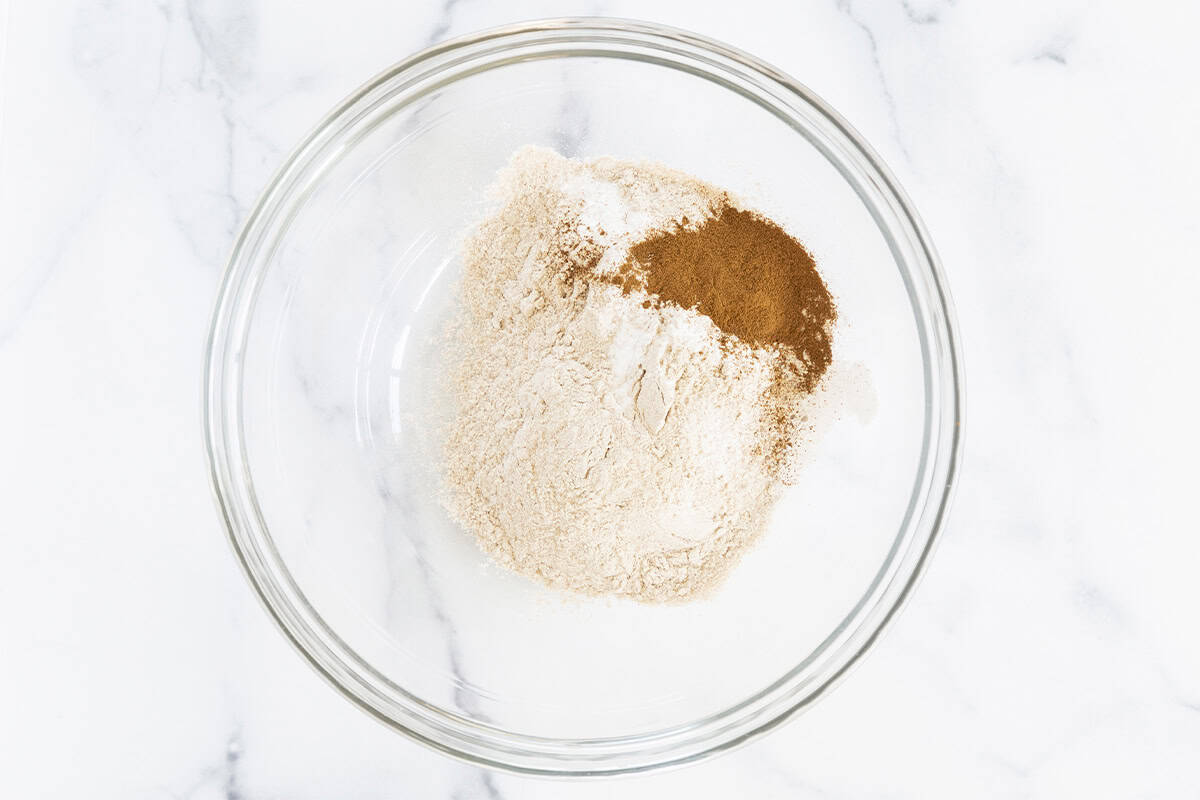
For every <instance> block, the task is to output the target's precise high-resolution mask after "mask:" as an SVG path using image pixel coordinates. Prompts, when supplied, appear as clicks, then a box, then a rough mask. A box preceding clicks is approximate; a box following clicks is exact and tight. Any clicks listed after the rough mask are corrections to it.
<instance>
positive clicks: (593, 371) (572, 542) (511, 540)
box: [443, 147, 835, 602]
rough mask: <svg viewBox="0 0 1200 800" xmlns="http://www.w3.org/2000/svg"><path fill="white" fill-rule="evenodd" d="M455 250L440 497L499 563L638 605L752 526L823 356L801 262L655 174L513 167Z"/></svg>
mask: <svg viewBox="0 0 1200 800" xmlns="http://www.w3.org/2000/svg"><path fill="white" fill-rule="evenodd" d="M490 200H491V201H492V203H493V205H494V210H493V211H492V212H491V213H490V215H489V216H487V217H486V218H485V219H484V220H483V221H482V222H481V223H480V224H479V225H478V226H477V227H476V228H475V229H474V230H473V231H472V232H471V234H470V235H469V236H468V238H467V240H466V242H465V244H464V248H463V266H464V274H463V277H462V283H461V286H460V290H459V296H460V302H461V309H460V313H459V315H458V317H457V319H456V320H455V321H454V323H453V324H452V326H451V329H450V332H449V333H450V340H449V345H448V361H449V370H448V381H449V385H448V390H449V395H450V401H451V403H452V406H453V408H452V414H451V422H450V425H449V428H448V430H447V432H446V435H445V445H444V454H443V456H444V464H443V472H444V476H445V491H444V500H445V503H446V506H447V508H448V509H449V511H450V513H451V514H452V515H453V516H454V517H455V519H457V520H458V521H459V522H460V523H461V524H462V525H463V526H464V527H466V528H467V529H468V530H470V531H471V532H472V533H473V534H474V535H475V537H476V539H477V540H478V542H479V545H480V546H481V547H482V548H483V550H484V551H485V552H487V553H488V554H489V555H491V556H492V558H493V559H495V560H496V561H497V562H499V563H500V564H502V565H503V566H505V567H508V568H510V569H512V570H514V571H516V572H518V573H521V574H523V575H526V576H529V577H531V578H535V579H537V580H539V581H541V582H543V583H545V584H547V585H549V586H551V587H555V588H560V589H564V590H568V591H572V592H579V593H584V594H589V595H620V596H627V597H630V598H633V599H635V600H640V601H644V602H666V601H679V600H685V599H689V598H692V597H696V596H699V595H703V594H704V593H706V592H708V591H710V590H711V589H712V588H713V587H715V586H716V585H717V584H718V583H719V582H720V581H721V579H722V578H723V577H724V576H725V575H726V573H727V572H728V571H729V569H730V568H731V567H732V566H733V565H734V564H735V563H736V561H737V557H738V556H739V554H740V553H742V552H743V551H744V550H745V548H746V547H747V546H748V545H749V544H750V543H751V542H753V541H754V539H755V538H756V537H757V536H758V535H759V534H760V533H761V532H762V531H763V530H764V528H765V527H766V525H767V522H768V518H769V515H770V511H771V508H772V506H773V504H774V502H775V500H776V499H777V498H778V496H779V493H780V491H781V490H782V486H783V483H784V481H785V480H787V479H789V477H790V475H791V470H792V468H793V467H794V465H795V462H796V459H797V457H798V456H799V454H800V453H801V452H802V450H803V447H804V445H805V443H806V433H807V431H808V426H807V425H806V419H805V413H804V410H805V399H806V398H810V397H811V396H812V392H813V390H814V389H815V388H816V387H817V386H818V385H819V383H820V381H821V377H822V375H823V373H824V372H825V370H826V368H827V367H828V365H829V363H830V359H831V357H832V356H831V353H832V351H831V349H830V336H831V331H832V325H833V322H834V319H835V311H834V306H833V302H832V300H831V298H830V296H829V292H828V290H827V289H826V287H825V284H824V282H823V281H822V280H821V278H820V275H819V274H818V273H817V271H816V267H815V265H814V263H813V260H812V258H811V256H810V255H809V254H808V252H807V251H806V250H805V249H804V248H803V246H801V245H800V244H799V243H798V242H796V241H795V240H794V239H792V238H791V237H789V236H788V235H787V234H786V233H785V232H783V231H782V229H780V228H779V227H778V226H777V225H775V224H774V223H772V222H770V221H769V220H766V219H764V218H763V217H761V216H759V215H757V214H754V213H753V212H751V211H748V210H746V209H742V208H739V207H737V205H736V203H735V201H734V200H733V198H731V197H730V196H729V195H728V194H727V193H726V192H723V191H721V190H720V189H717V188H715V187H713V186H711V185H709V184H706V183H704V182H702V181H699V180H697V179H695V178H692V177H690V176H688V175H685V174H683V173H680V172H677V171H674V170H670V169H667V168H666V167H662V166H660V165H656V164H647V163H632V162H627V161H620V160H616V159H611V158H601V159H596V160H593V161H577V160H571V159H566V158H563V157H562V156H559V155H558V154H556V153H554V152H553V151H550V150H545V149H541V148H532V147H530V148H525V149H522V150H520V151H518V152H517V153H516V154H515V155H514V156H513V158H512V160H511V161H510V163H509V164H508V166H507V167H505V168H504V169H503V170H502V171H501V172H500V174H499V175H498V177H497V180H496V183H495V185H494V186H493V187H492V190H491V196H490Z"/></svg>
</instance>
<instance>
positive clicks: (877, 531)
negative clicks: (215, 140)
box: [205, 19, 962, 775]
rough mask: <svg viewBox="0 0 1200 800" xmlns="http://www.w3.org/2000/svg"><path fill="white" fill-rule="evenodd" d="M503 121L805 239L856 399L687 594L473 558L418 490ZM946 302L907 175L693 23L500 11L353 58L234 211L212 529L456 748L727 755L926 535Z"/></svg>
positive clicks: (931, 534) (334, 669) (348, 679)
mask: <svg viewBox="0 0 1200 800" xmlns="http://www.w3.org/2000/svg"><path fill="white" fill-rule="evenodd" d="M527 144H540V145H545V146H549V147H553V148H555V149H556V150H558V151H559V152H561V153H563V154H565V155H569V156H582V157H591V156H599V155H614V156H618V157H622V158H631V159H650V160H655V161H661V162H664V163H666V164H668V165H670V166H673V167H676V168H679V169H682V170H685V171H687V172H690V173H693V174H695V175H697V176H700V177H702V178H704V179H706V180H709V181H711V182H713V183H715V184H718V185H721V186H723V187H726V188H728V189H731V190H732V191H734V192H735V193H737V194H738V195H740V196H741V197H743V198H745V199H747V200H748V201H749V202H750V203H751V204H752V205H753V206H754V207H756V208H758V209H759V210H760V211H762V212H764V213H766V214H767V215H768V216H770V217H772V218H774V219H775V220H777V221H779V222H781V223H782V224H783V225H784V227H786V228H787V229H788V230H789V231H790V232H791V233H792V234H793V235H795V236H797V237H798V238H799V239H801V240H802V241H804V242H805V243H806V244H807V245H808V246H809V248H810V249H811V250H812V251H813V253H814V254H815V255H816V257H817V260H818V264H819V265H820V268H821V271H822V273H823V275H824V276H825V278H826V280H827V282H828V284H829V286H830V289H831V291H832V292H833V293H834V295H835V297H836V298H837V302H838V304H839V311H840V320H841V322H840V323H839V324H840V330H839V333H838V339H837V350H836V351H835V353H836V358H837V359H839V360H841V361H842V362H844V363H855V364H861V365H863V366H865V368H866V370H867V371H869V374H870V383H871V385H872V386H873V391H874V395H875V398H876V400H877V410H876V411H875V413H874V415H873V416H871V417H870V418H864V419H862V420H857V419H853V418H850V417H847V418H846V419H843V420H841V421H839V422H837V423H836V424H834V425H833V427H832V428H831V430H830V431H829V433H828V434H827V436H826V437H825V438H824V440H823V441H822V443H821V445H820V446H819V448H818V449H817V451H816V452H815V453H814V454H813V455H812V457H811V463H809V464H808V466H807V467H806V468H805V469H804V471H803V473H802V475H801V479H800V480H799V481H798V483H797V484H796V485H795V486H793V487H791V488H790V489H789V490H788V494H787V495H786V496H785V497H784V499H783V500H782V501H781V502H780V504H779V506H778V508H777V509H776V512H775V514H774V516H773V518H772V522H771V526H770V529H769V530H768V531H767V533H766V535H765V536H764V537H763V539H762V540H761V541H760V543H758V544H757V545H756V546H755V547H754V548H753V549H752V550H751V552H749V553H748V554H747V555H746V557H745V558H744V560H743V561H742V563H741V564H739V565H738V567H737V568H736V569H735V570H734V571H733V573H732V575H731V576H730V578H729V579H728V581H727V582H726V583H725V585H724V586H723V587H722V588H721V589H720V591H718V592H717V593H716V594H715V595H714V596H713V597H711V598H709V599H705V600H699V601H695V602H693V603H690V604H685V605H667V606H650V605H642V604H637V603H634V602H628V601H616V600H608V601H606V600H595V599H578V598H568V597H563V596H560V595H557V594H554V593H552V592H550V591H549V590H546V589H544V588H542V587H540V586H537V585H535V584H533V583H531V582H529V581H527V580H525V579H524V578H521V577H518V576H516V575H513V574H511V573H509V572H507V571H505V570H503V569H500V568H498V567H495V566H493V565H491V564H489V562H488V560H487V558H485V556H484V555H483V554H482V553H481V552H480V551H479V549H478V548H477V547H476V546H475V544H474V542H473V540H472V538H471V536H470V535H469V534H468V533H466V532H464V531H463V530H462V529H460V528H459V527H457V526H456V525H455V524H454V523H453V522H452V521H451V520H450V519H449V517H448V516H447V514H446V512H445V511H444V510H443V508H442V506H441V504H440V502H439V475H438V452H439V450H438V432H439V430H440V428H439V426H438V424H436V420H438V419H439V418H440V414H441V412H442V410H443V409H444V407H445V403H444V401H443V400H442V398H441V397H440V393H439V389H438V387H439V381H438V379H439V375H440V368H441V364H440V359H439V347H440V342H441V338H440V337H441V334H442V331H443V329H444V325H445V322H446V319H447V318H448V314H449V313H450V311H451V309H452V308H453V298H454V294H453V288H454V285H455V277H456V275H457V273H458V270H459V261H458V256H457V248H458V244H459V242H460V241H461V237H462V235H463V233H464V232H465V231H466V230H467V229H469V227H470V226H471V224H472V223H473V222H474V221H476V220H477V219H479V217H480V214H481V209H482V208H483V206H482V195H483V191H484V189H485V187H486V186H487V185H488V184H489V183H490V182H491V181H492V179H493V177H494V175H495V173H496V171H497V169H498V168H499V167H501V166H502V165H503V164H504V163H505V162H506V161H507V159H508V158H509V156H510V155H511V154H512V153H513V152H514V151H515V150H517V149H518V148H520V147H521V146H523V145H527ZM959 362H960V356H959V354H958V350H957V345H956V339H955V333H954V322H953V313H952V311H951V307H950V300H949V297H948V294H947V291H946V287H945V281H944V278H943V277H942V274H941V271H940V269H939V267H938V262H937V257H936V255H935V254H934V251H933V247H932V245H931V243H930V241H929V237H928V235H927V234H926V232H925V230H924V228H923V227H922V225H921V222H920V220H919V219H918V218H917V215H916V212H915V211H914V210H913V208H912V206H911V204H910V203H909V202H908V201H907V200H906V199H905V197H904V194H903V193H902V192H901V190H900V188H899V187H898V186H897V184H896V181H895V179H894V178H893V177H892V176H891V175H890V173H889V172H888V171H887V169H886V168H885V167H884V166H883V165H882V164H881V163H880V161H879V159H878V157H877V156H875V154H874V153H873V152H872V151H871V149H870V148H869V147H868V146H867V145H866V144H865V143H864V142H863V140H862V138H861V137H860V136H859V135H858V134H857V133H856V132H855V131H854V130H853V129H852V128H851V127H850V126H849V125H848V124H847V123H846V122H845V121H844V120H843V119H842V118H841V117H839V116H838V115H837V113H835V112H834V111H833V110H832V109H830V108H829V107H828V106H827V105H826V104H825V103H823V102H822V101H821V100H820V99H819V98H817V97H816V96H815V95H813V94H812V92H810V91H808V90H807V89H806V88H804V87H803V86H802V85H800V84H799V83H797V82H796V81H795V80H793V79H792V78H790V77H788V76H787V75H785V74H783V73H781V72H779V71H778V70H776V69H774V68H772V67H770V66H768V65H766V64H764V63H762V62H760V61H758V60H757V59H755V58H753V57H751V56H749V55H747V54H745V53H742V52H739V51H737V50H735V49H733V48H730V47H727V46H725V45H722V44H719V43H717V42H714V41H712V40H709V39H705V38H703V37H700V36H696V35H693V34H689V33H685V32H683V31H678V30H672V29H668V28H663V27H659V26H655V25H647V24H643V23H635V22H628V21H619V20H602V19H564V20H550V21H542V22H533V23H527V24H521V25H517V26H513V27H507V28H503V29H498V30H492V31H488V32H485V33H481V34H477V35H473V36H468V37H464V38H460V39H456V40H454V41H451V42H448V43H446V44H442V45H439V46H436V47H433V48H430V49H429V50H426V51H424V52H422V53H420V54H418V55H415V56H413V57H412V58H409V59H407V60H406V61H403V62H402V63H400V64H398V65H396V66H395V67H393V68H392V69H389V70H388V71H386V72H385V73H383V74H382V75H380V76H378V77H376V78H375V79H373V80H372V81H370V82H369V83H367V84H366V85H365V86H363V87H362V88H361V89H359V90H358V91H357V92H355V93H354V94H353V95H352V96H351V97H350V98H348V99H347V100H346V101H345V102H344V103H342V104H341V105H340V106H338V107H337V108H336V109H335V110H334V111H333V112H332V113H331V114H329V116H327V117H326V118H325V119H324V120H323V121H322V122H321V123H320V124H319V125H318V126H317V128H316V130H315V131H313V132H312V133H311V134H310V135H309V136H308V137H307V138H306V139H305V140H304V142H303V143H302V144H301V145H300V146H299V147H298V148H297V149H296V151H295V152H294V153H293V154H292V156H291V157H290V158H289V159H288V160H287V163H286V164H285V165H284V166H283V168H282V169H281V170H280V171H279V173H278V175H276V177H275V178H274V180H272V181H271V183H270V185H269V186H268V187H267V188H266V191H265V192H264V193H263V195H262V198H261V199H260V200H259V202H258V204H257V205H256V206H255V208H254V210H253V211H252V213H251V214H250V216H249V219H248V220H247V221H246V224H245V227H244V228H243V230H242V232H241V235H240V236H239V238H238V240H237V243H236V245H235V247H234V250H233V254H232V256H231V258H230V262H229V266H228V271H227V273H226V275H225V280H224V284H223V286H222V288H221V292H220V297H219V299H218V302H217V307H216V311H215V314H214V318H213V324H212V334H211V340H210V344H209V351H208V364H207V380H206V397H205V433H206V437H207V446H208V456H209V459H210V465H211V470H212V481H213V485H214V487H215V489H216V494H217V497H218V501H219V504H220V509H221V513H222V514H223V516H224V520H225V524H226V526H227V527H228V531H229V535H230V539H231V540H232V543H233V546H234V550H235V551H236V553H237V556H238V558H239V559H240V560H241V563H242V565H243V567H244V568H245V571H246V574H247V575H248V577H249V578H250V581H251V583H252V584H253V585H254V588H255V589H256V590H257V592H258V594H259V595H260V596H261V598H262V600H263V602H264V603H265V605H266V607H267V609H268V610H269V611H270V613H271V614H272V615H273V616H274V618H275V620H276V621H277V622H278V624H279V626H280V628H281V629H282V630H283V631H284V633H285V634H286V635H287V637H288V638H289V639H290V640H291V641H292V643H293V644H294V645H295V646H296V648H297V649H298V650H299V651H300V652H301V653H302V654H303V655H304V656H305V657H306V658H307V659H308V660H309V662H310V663H311V664H312V665H313V666H314V667H315V668H316V669H317V670H318V671H319V672H320V673H321V674H322V675H324V676H325V677H326V678H327V679H328V680H329V681H330V683H332V684H333V685H334V686H335V687H336V688H337V689H338V690H339V691H340V692H341V693H342V694H344V695H345V696H346V697H347V698H349V699H351V700H353V701H354V702H355V703H357V704H358V705H359V706H361V707H362V708H363V709H365V710H367V711H368V712H370V713H371V714H373V715H374V716H375V717H377V718H378V719H380V720H381V721H383V722H384V723H386V724H387V725H389V726H391V727H393V728H394V729H396V730H398V731H402V732H404V733H405V734H407V735H409V736H411V737H413V738H414V739H417V740H419V741H421V742H424V743H426V744H428V745H430V746H432V747H435V748H437V749H439V750H442V751H444V752H446V753H449V754H452V755H454V756H458V757H461V758H464V759H467V760H469V761H472V762H475V763H478V764H483V765H487V766H490V767H498V768H504V769H510V770H515V771H520V772H527V773H540V774H570V775H600V774H612V773H621V772H633V771H638V770H646V769H651V768H655V767H661V766H665V765H672V764H680V763H684V762H688V761H692V760H695V759H698V758H702V757H704V756H708V755H712V754H715V753H718V752H721V751H724V750H728V749H729V748H731V747H734V746H736V745H738V744H741V743H743V742H746V741H747V740H749V739H751V738H753V737H755V736H758V735H761V734H763V733H764V732H766V731H768V730H771V729H772V728H774V727H776V726H777V725H779V724H780V723H781V722H783V721H784V720H786V719H788V718H791V717H793V716H795V715H796V714H797V712H799V711H801V710H803V709H804V708H806V707H807V706H809V705H810V704H812V703H813V702H814V701H815V700H816V699H817V698H819V697H821V696H822V695H823V694H825V693H826V692H827V691H828V690H829V689H830V687H832V686H833V685H834V684H835V683H836V682H837V681H838V680H839V679H840V678H841V677H842V676H843V675H844V674H845V673H846V671H847V670H848V669H849V668H850V667H851V666H852V665H853V664H854V663H855V661H856V660H857V659H859V658H860V657H861V656H862V655H863V653H864V652H866V651H867V650H868V649H869V648H870V647H871V646H872V645H873V644H874V643H875V642H876V641H877V639H878V637H879V635H880V632H881V631H882V630H883V628H884V627H885V626H886V625H887V623H888V621H889V620H890V619H891V618H892V617H893V615H894V614H895V613H896V611H897V609H898V608H899V607H900V605H901V604H902V603H903V602H904V600H905V598H906V597H907V595H908V594H909V592H910V591H911V589H912V587H913V584H914V581H915V580H916V578H917V577H918V575H919V574H920V573H921V571H922V568H923V567H924V566H925V563H926V561H927V559H928V558H929V555H930V551H931V549H932V546H933V543H934V540H935V539H936V537H937V533H938V530H939V529H940V528H941V526H942V524H943V522H944V520H945V516H946V511H947V503H948V500H949V497H950V494H951V488H952V486H953V484H954V478H955V473H956V464H957V461H958V456H959V449H960V442H961V435H962V429H961V414H962V390H961V382H960V366H959Z"/></svg>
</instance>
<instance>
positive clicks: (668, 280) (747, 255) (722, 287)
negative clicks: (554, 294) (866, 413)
mask: <svg viewBox="0 0 1200 800" xmlns="http://www.w3.org/2000/svg"><path fill="white" fill-rule="evenodd" d="M607 280H610V281H611V282H613V283H616V284H618V285H620V286H621V287H622V288H623V289H624V291H625V293H626V294H628V293H630V292H632V291H635V290H637V289H644V290H645V291H646V292H647V293H649V294H650V295H651V297H652V298H653V299H654V302H656V303H675V304H677V305H679V306H681V307H683V308H694V309H696V310H697V311H698V312H699V313H701V314H704V315H706V316H708V317H709V318H710V319H712V321H713V322H714V323H715V324H716V326H717V327H718V328H720V329H721V330H722V331H723V332H725V333H727V334H732V335H733V336H736V337H738V338H739V339H741V340H743V341H745V342H747V343H748V344H751V345H753V346H756V347H778V348H780V350H782V351H784V352H785V353H786V354H787V355H790V356H792V357H793V358H794V359H795V360H796V361H798V362H799V365H800V367H801V369H799V370H797V372H798V374H797V377H798V378H799V379H800V385H801V389H802V391H805V392H809V391H812V390H813V389H814V388H815V387H816V386H817V384H818V383H819V382H820V380H821V377H822V376H823V375H824V374H825V371H826V369H827V368H828V367H829V364H830V362H831V361H832V359H833V349H832V324H833V322H834V320H836V318H837V310H836V308H835V307H834V303H833V298H832V297H831V296H830V294H829V289H828V287H826V285H825V281H824V280H822V278H821V275H820V273H819V272H817V267H816V264H815V262H814V261H813V257H812V256H811V255H810V254H809V252H808V250H806V249H805V247H804V245H802V244H800V242H798V241H796V240H795V239H794V238H792V237H791V236H789V235H788V234H787V232H785V231H784V230H783V229H782V228H780V227H779V226H778V225H776V224H775V223H774V222H772V221H771V220H769V219H766V218H765V217H762V216H760V215H759V214H756V213H754V212H752V211H743V210H740V209H737V208H734V207H733V206H732V205H730V204H729V203H728V200H727V199H726V201H725V202H722V203H720V204H719V205H718V206H717V207H716V208H715V209H714V210H713V215H712V216H711V217H709V218H707V219H705V220H704V221H702V222H701V223H700V224H699V225H694V226H689V225H688V220H687V219H686V218H684V219H683V220H682V222H681V223H680V224H677V225H676V226H675V227H674V228H673V229H671V230H665V231H657V232H654V233H652V234H650V235H649V236H648V237H646V238H645V239H643V240H642V241H640V242H638V243H637V244H635V245H634V246H633V247H632V248H631V249H630V255H629V258H628V259H627V260H626V262H625V264H624V265H623V266H622V267H621V269H620V270H619V271H618V272H617V273H616V274H614V275H611V276H608V278H607ZM794 365H795V364H794V362H793V366H794Z"/></svg>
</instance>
